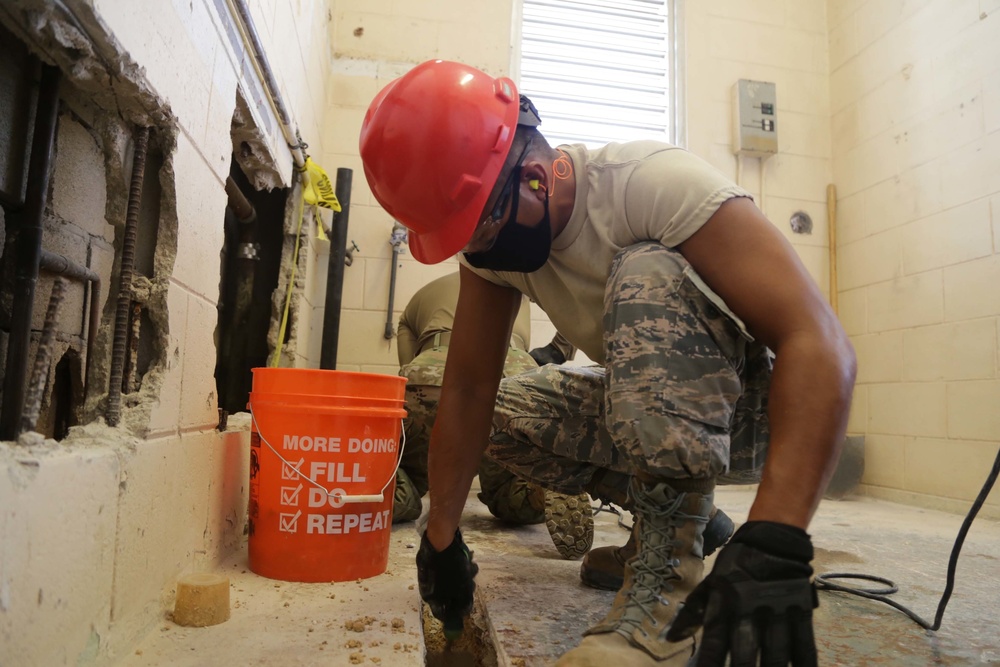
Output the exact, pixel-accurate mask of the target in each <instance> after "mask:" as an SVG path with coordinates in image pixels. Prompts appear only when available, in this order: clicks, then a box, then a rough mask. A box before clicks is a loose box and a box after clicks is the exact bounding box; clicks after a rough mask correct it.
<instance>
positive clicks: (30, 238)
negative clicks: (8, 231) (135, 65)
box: [0, 65, 60, 440]
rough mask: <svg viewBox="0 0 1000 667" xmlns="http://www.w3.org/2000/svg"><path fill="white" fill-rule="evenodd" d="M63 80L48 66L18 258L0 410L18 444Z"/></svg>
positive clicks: (0, 421) (1, 424)
mask: <svg viewBox="0 0 1000 667" xmlns="http://www.w3.org/2000/svg"><path fill="white" fill-rule="evenodd" d="M59 78H60V74H59V69H58V68H56V67H51V66H49V65H42V77H41V82H40V84H39V89H38V110H37V112H36V115H35V130H34V136H33V137H32V139H31V159H30V161H29V163H28V188H27V192H26V193H25V207H24V218H23V219H22V220H23V222H22V223H21V225H20V231H19V234H18V238H17V248H16V254H15V255H14V256H15V257H16V258H17V259H16V261H17V268H16V270H15V274H14V288H13V292H14V299H13V303H12V305H11V318H10V337H9V339H8V341H7V362H6V365H5V367H4V368H5V369H6V373H5V375H4V381H3V405H2V407H0V440H15V439H17V436H18V435H20V428H21V424H20V421H21V414H22V412H23V411H24V392H25V378H26V376H27V374H28V348H29V346H30V341H31V315H32V309H33V306H34V300H35V285H36V284H37V282H38V264H39V261H40V257H41V253H42V215H43V214H44V213H45V204H46V200H47V199H48V193H49V176H50V175H51V174H50V170H51V169H50V168H51V165H52V149H53V146H54V145H55V136H56V126H57V124H58V122H59Z"/></svg>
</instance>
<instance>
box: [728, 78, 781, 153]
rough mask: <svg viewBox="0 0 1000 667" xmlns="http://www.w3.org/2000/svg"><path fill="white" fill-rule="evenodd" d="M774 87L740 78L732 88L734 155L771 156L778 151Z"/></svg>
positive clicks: (771, 84)
mask: <svg viewBox="0 0 1000 667" xmlns="http://www.w3.org/2000/svg"><path fill="white" fill-rule="evenodd" d="M777 108H778V104H777V100H776V98H775V90H774V84H773V83H769V82H767V81H751V80H749V79H740V80H739V81H737V82H736V83H735V85H733V153H735V154H737V155H749V156H750V157H770V156H771V155H774V154H775V153H777V152H778V123H777Z"/></svg>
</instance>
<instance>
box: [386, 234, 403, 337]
mask: <svg viewBox="0 0 1000 667" xmlns="http://www.w3.org/2000/svg"><path fill="white" fill-rule="evenodd" d="M398 262H399V246H398V245H396V244H393V246H392V273H391V275H390V277H389V307H388V308H387V309H386V311H385V331H384V332H383V333H382V337H383V338H385V339H386V340H392V336H393V334H394V333H395V332H396V328H395V327H394V326H393V324H392V308H393V305H394V303H395V301H396V264H397V263H398Z"/></svg>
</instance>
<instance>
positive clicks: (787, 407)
mask: <svg viewBox="0 0 1000 667" xmlns="http://www.w3.org/2000/svg"><path fill="white" fill-rule="evenodd" d="M854 376H855V359H854V352H853V349H852V348H851V346H850V343H849V342H848V341H847V339H846V337H844V336H834V337H831V338H824V337H822V336H818V337H817V336H812V335H806V334H803V335H800V336H797V337H795V338H793V339H791V340H789V341H786V342H785V343H784V344H783V345H782V346H781V348H780V349H778V350H777V357H776V359H775V367H774V377H773V380H772V384H771V393H770V398H769V400H770V408H769V415H770V421H771V442H770V449H769V452H768V456H767V463H766V464H765V466H764V475H763V478H762V480H761V483H760V487H759V488H758V490H757V498H756V500H755V501H754V504H753V506H752V507H751V508H750V516H749V519H750V520H751V521H775V522H779V523H785V524H790V525H793V526H798V527H800V528H803V529H805V528H806V527H808V525H809V522H810V520H811V519H812V516H813V514H814V513H815V511H816V507H817V505H818V504H819V502H820V500H821V499H822V496H823V492H824V491H825V490H826V485H827V483H828V482H829V480H830V476H831V475H832V474H833V472H834V469H835V467H836V464H837V459H838V457H839V453H840V447H841V442H842V441H843V437H844V431H845V429H846V427H847V415H848V411H849V409H850V400H851V392H852V391H853V388H854Z"/></svg>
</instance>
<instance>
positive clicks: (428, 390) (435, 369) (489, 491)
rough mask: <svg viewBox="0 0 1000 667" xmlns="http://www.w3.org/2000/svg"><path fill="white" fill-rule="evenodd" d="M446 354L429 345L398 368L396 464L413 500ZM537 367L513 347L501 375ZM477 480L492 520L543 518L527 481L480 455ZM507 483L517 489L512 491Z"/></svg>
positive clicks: (423, 478) (422, 478)
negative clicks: (401, 383)
mask: <svg viewBox="0 0 1000 667" xmlns="http://www.w3.org/2000/svg"><path fill="white" fill-rule="evenodd" d="M447 355H448V348H447V347H432V348H430V349H428V350H426V351H424V352H421V353H420V354H418V355H417V356H416V357H415V358H414V359H413V361H412V362H410V363H409V364H406V365H405V366H403V367H402V368H401V369H400V372H399V374H400V375H402V376H403V377H405V378H406V380H407V382H406V412H407V417H406V423H405V431H406V448H405V449H404V451H403V458H402V461H401V462H400V468H401V469H402V470H404V471H405V473H406V474H407V475H408V476H409V478H410V480H411V482H412V484H413V486H414V488H415V489H416V491H417V494H418V496H417V497H418V498H419V497H420V496H423V495H424V494H425V493H427V489H428V482H427V452H428V449H429V447H430V440H431V429H433V428H434V419H435V417H436V416H437V406H438V401H439V400H440V397H441V382H442V379H443V377H444V364H445V358H446V357H447ZM537 367H538V366H537V364H535V360H534V359H532V358H531V356H530V355H529V354H528V353H527V352H526V351H524V350H521V349H518V348H514V347H511V348H509V349H508V350H507V359H506V361H505V362H504V371H503V372H504V377H511V376H514V375H517V374H518V373H522V372H524V371H527V370H531V369H534V368H537ZM479 484H480V487H481V488H482V490H483V491H482V493H480V494H479V499H480V500H481V501H483V503H484V504H486V506H487V507H489V509H490V511H491V512H492V513H493V515H494V516H496V517H497V518H500V519H503V520H506V521H511V522H514V523H540V522H541V521H543V520H544V519H545V516H544V511H543V508H542V502H543V501H540V500H539V499H532V498H530V497H529V493H530V488H529V487H528V485H525V484H523V483H518V482H517V480H516V478H515V477H513V476H512V475H511V474H510V473H509V472H507V471H506V470H504V469H503V468H501V467H500V466H499V465H497V463H496V462H495V461H493V460H492V459H491V458H490V457H489V456H484V457H483V460H482V462H481V463H480V465H479ZM512 484H513V485H516V486H518V487H519V488H518V489H512V488H511V485H512ZM511 491H513V492H511ZM532 503H534V504H532Z"/></svg>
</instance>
